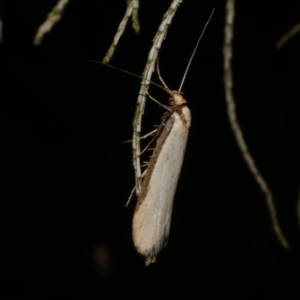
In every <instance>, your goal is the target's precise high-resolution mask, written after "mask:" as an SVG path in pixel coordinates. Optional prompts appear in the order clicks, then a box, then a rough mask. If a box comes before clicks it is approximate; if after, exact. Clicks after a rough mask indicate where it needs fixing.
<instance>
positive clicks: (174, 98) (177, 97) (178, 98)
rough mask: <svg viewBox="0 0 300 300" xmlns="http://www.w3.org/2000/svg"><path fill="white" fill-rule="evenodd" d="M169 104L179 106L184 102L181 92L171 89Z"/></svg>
mask: <svg viewBox="0 0 300 300" xmlns="http://www.w3.org/2000/svg"><path fill="white" fill-rule="evenodd" d="M169 101H170V106H179V105H182V104H186V100H185V99H184V98H183V96H182V92H178V91H171V98H170V99H169Z"/></svg>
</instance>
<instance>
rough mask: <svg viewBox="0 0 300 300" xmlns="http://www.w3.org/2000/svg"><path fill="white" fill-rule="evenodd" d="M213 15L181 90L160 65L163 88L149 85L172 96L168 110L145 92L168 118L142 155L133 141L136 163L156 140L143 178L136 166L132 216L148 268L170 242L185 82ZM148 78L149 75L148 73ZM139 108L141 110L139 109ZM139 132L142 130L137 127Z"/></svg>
mask: <svg viewBox="0 0 300 300" xmlns="http://www.w3.org/2000/svg"><path fill="white" fill-rule="evenodd" d="M213 12H214V9H213V11H212V13H211V15H210V17H209V19H208V21H207V22H206V24H205V26H204V29H203V30H202V33H201V35H200V37H199V38H198V41H197V44H196V46H195V48H194V51H193V53H192V55H191V57H190V59H189V62H188V64H187V67H186V70H185V73H184V75H183V78H182V80H181V84H180V87H179V90H178V91H171V90H170V89H169V88H168V87H167V85H166V84H165V82H164V81H163V79H162V78H161V76H160V72H159V68H158V64H157V72H158V76H159V79H160V81H161V83H162V84H163V86H161V85H158V84H157V83H155V82H152V81H149V80H148V81H147V82H148V84H149V83H151V84H153V85H155V86H158V87H160V88H161V89H163V90H165V91H167V92H168V93H169V94H170V96H171V99H170V106H165V105H163V104H161V103H160V102H159V101H157V100H156V99H154V98H153V97H151V96H150V95H149V93H148V92H147V91H145V93H146V94H148V96H149V97H150V98H151V99H152V100H153V101H154V102H156V103H158V104H159V105H160V106H161V107H164V108H165V109H166V110H167V112H166V116H165V117H164V119H163V122H162V124H161V126H159V127H158V128H157V130H154V131H152V132H151V133H150V134H148V135H146V136H149V135H152V134H153V135H154V137H153V139H152V140H151V141H150V143H149V144H148V146H146V148H145V149H144V150H143V151H141V152H140V151H139V150H138V151H136V152H135V150H136V149H139V147H136V144H135V143H134V141H137V143H139V139H138V138H137V137H136V135H135V132H134V135H133V146H134V147H133V149H134V160H135V159H139V156H140V155H141V154H142V153H144V152H145V150H147V149H149V145H150V144H151V143H152V142H153V140H155V139H156V138H157V140H156V146H155V148H154V150H153V152H152V156H151V159H150V162H149V163H148V164H146V165H147V169H146V171H144V172H143V174H142V176H141V174H140V173H141V172H140V167H139V166H140V164H139V162H138V163H137V164H136V165H135V170H136V177H137V178H138V179H140V178H143V183H142V187H141V190H140V193H139V195H138V201H137V204H136V207H135V212H134V215H133V223H132V236H133V242H134V245H135V248H136V249H137V251H138V252H139V253H140V254H141V255H142V256H144V257H146V262H145V264H146V265H148V264H150V263H152V262H154V261H155V257H156V255H157V254H158V253H159V251H160V250H161V248H162V247H164V246H165V245H166V243H167V241H168V236H169V232H170V223H171V216H172V208H173V199H174V195H175V191H176V186H177V182H178V179H179V175H180V171H181V166H182V162H183V157H184V152H185V148H186V143H187V138H188V133H189V128H190V125H191V113H190V110H189V108H188V107H187V104H186V100H185V99H184V98H183V96H182V93H181V88H182V85H183V83H184V81H185V78H186V75H187V72H188V70H189V67H190V65H191V62H192V59H193V57H194V55H195V53H196V50H197V48H198V45H199V42H200V40H201V38H202V35H203V33H204V31H205V29H206V26H207V25H208V23H209V21H210V19H211V17H212V14H213ZM152 56H153V55H152V54H151V55H149V57H150V58H151V60H152V61H153V57H152ZM151 60H150V61H151ZM147 64H148V62H147ZM108 66H109V67H111V68H113V69H117V68H115V67H113V66H110V65H108ZM119 70H120V69H119ZM121 71H122V72H125V73H128V74H130V75H133V76H135V77H140V76H138V75H135V74H133V73H131V72H128V71H125V70H121ZM146 74H148V73H147V72H146ZM142 79H144V78H142ZM138 107H139V108H138V109H140V106H138ZM137 112H138V113H137V115H138V114H139V113H140V111H138V110H137ZM139 126H140V125H139ZM137 128H139V129H140V127H138V125H137ZM146 136H145V137H146ZM137 166H138V167H137ZM134 190H135V188H134V189H133V190H132V192H131V194H130V197H129V200H130V198H131V196H132V194H133V192H134ZM129 200H128V201H129ZM127 203H128V202H127ZM126 205H127V204H126Z"/></svg>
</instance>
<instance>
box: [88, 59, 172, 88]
mask: <svg viewBox="0 0 300 300" xmlns="http://www.w3.org/2000/svg"><path fill="white" fill-rule="evenodd" d="M89 61H90V62H94V63H97V64H100V65H104V66H107V67H109V68H112V69H114V70H118V71H121V72H123V73H126V74H128V75H131V76H133V77H137V78H139V79H143V78H142V76H140V75H137V74H134V73H131V72H129V71H126V70H123V69H120V68H117V67H114V66H112V65H109V64H104V63H103V62H102V61H98V60H91V59H90V60H89ZM149 82H150V83H152V84H153V85H155V86H157V87H159V88H160V89H162V90H164V91H165V92H167V93H169V92H170V90H169V89H168V88H164V87H163V86H161V85H160V84H158V83H156V82H153V81H151V80H149Z"/></svg>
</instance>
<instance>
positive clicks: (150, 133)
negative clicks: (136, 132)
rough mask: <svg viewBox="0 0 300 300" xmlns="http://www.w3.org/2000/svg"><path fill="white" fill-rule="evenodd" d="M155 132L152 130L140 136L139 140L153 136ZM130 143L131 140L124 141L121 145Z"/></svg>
mask: <svg viewBox="0 0 300 300" xmlns="http://www.w3.org/2000/svg"><path fill="white" fill-rule="evenodd" d="M156 131H157V129H154V130H152V131H151V132H149V133H147V134H145V135H143V136H141V137H140V139H141V140H143V139H146V138H147V137H148V136H150V135H153V134H154V133H155V132H156ZM130 142H132V140H127V141H124V142H123V144H125V143H130Z"/></svg>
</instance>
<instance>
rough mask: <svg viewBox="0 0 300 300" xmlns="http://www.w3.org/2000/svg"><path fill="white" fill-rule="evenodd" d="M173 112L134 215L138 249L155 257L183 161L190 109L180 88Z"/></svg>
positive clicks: (166, 229) (165, 231) (167, 226)
mask: <svg viewBox="0 0 300 300" xmlns="http://www.w3.org/2000/svg"><path fill="white" fill-rule="evenodd" d="M171 95H172V99H171V101H170V103H171V105H172V106H171V109H172V111H173V112H172V113H171V114H170V115H169V117H168V118H167V120H165V121H164V122H165V125H164V128H163V130H162V132H161V134H160V136H159V138H158V139H157V142H156V146H155V149H154V151H153V153H152V157H151V159H150V162H149V165H148V168H147V171H146V175H145V177H144V180H143V185H142V189H141V192H140V195H139V197H138V201H137V205H136V208H135V213H134V216H133V225H132V234H133V241H134V245H135V247H136V249H137V250H138V252H139V253H140V254H141V255H143V256H145V257H155V256H156V255H157V253H158V252H159V251H160V249H161V248H162V247H163V246H165V244H166V243H167V240H168V236H169V231H170V222H171V215H172V207H173V199H174V195H175V191H176V186H177V182H178V178H179V175H180V170H181V166H182V162H183V157H184V151H185V147H186V143H187V138H188V132H189V127H190V124H191V114H190V110H189V108H188V107H187V105H186V101H185V99H184V98H183V97H182V95H181V93H180V92H176V91H173V92H171Z"/></svg>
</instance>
